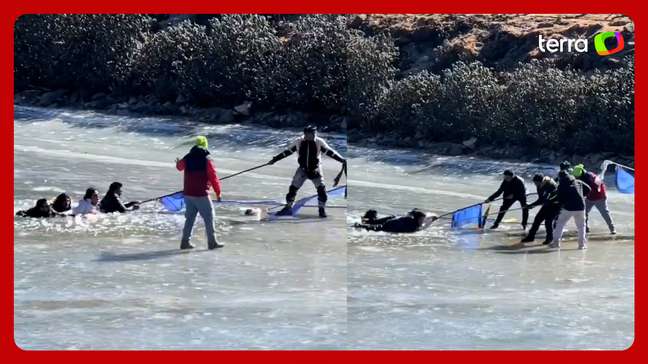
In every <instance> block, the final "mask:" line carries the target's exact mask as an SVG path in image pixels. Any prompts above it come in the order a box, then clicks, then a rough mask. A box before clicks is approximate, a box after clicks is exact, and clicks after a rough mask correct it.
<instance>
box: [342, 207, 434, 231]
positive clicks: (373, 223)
mask: <svg viewBox="0 0 648 364" xmlns="http://www.w3.org/2000/svg"><path fill="white" fill-rule="evenodd" d="M428 219H429V221H430V222H432V221H434V220H436V216H430V217H428V216H427V215H426V214H425V213H424V212H423V211H421V210H419V209H413V210H412V211H410V212H409V213H408V214H407V215H406V216H393V215H390V216H386V217H383V218H378V216H377V213H376V210H369V211H367V213H365V216H364V217H363V218H362V223H361V224H358V223H356V224H355V225H353V227H355V228H359V229H366V230H371V231H385V232H388V233H413V232H416V231H418V230H420V229H421V228H422V227H424V226H425V225H426V220H428Z"/></svg>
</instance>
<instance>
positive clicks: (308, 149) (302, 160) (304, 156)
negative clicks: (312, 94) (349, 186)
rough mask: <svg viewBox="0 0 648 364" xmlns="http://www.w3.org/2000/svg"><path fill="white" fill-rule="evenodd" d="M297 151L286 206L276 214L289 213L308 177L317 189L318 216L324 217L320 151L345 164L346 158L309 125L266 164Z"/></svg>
mask: <svg viewBox="0 0 648 364" xmlns="http://www.w3.org/2000/svg"><path fill="white" fill-rule="evenodd" d="M295 152H297V155H298V157H297V163H298V164H299V167H298V168H297V171H295V175H294V176H293V180H292V183H291V184H290V187H289V188H288V194H287V195H286V206H285V207H284V208H283V209H282V210H281V211H279V213H278V215H290V214H291V212H292V205H293V203H294V202H295V197H296V196H297V191H299V189H300V188H301V186H302V185H303V184H304V182H305V181H306V180H307V179H308V180H311V181H312V182H313V185H315V188H316V189H317V200H318V207H319V216H320V217H326V209H325V207H326V200H327V198H328V196H327V194H326V186H325V185H324V176H323V175H322V168H321V165H320V161H321V156H322V153H323V154H326V155H327V156H329V157H331V158H333V159H335V160H336V161H338V162H340V163H342V164H343V165H344V166H346V159H344V158H342V156H341V155H340V154H339V153H338V152H336V151H335V150H334V149H333V148H331V147H330V146H329V145H328V144H327V143H326V141H324V139H322V138H320V137H318V136H317V128H316V127H315V126H312V125H309V126H306V127H305V128H304V135H303V136H301V137H300V138H298V139H297V140H295V141H294V142H293V143H292V144H291V145H290V146H289V147H288V148H287V149H286V150H284V151H283V152H281V153H279V154H277V155H276V156H274V157H272V159H271V160H270V161H269V162H268V164H275V163H277V162H278V161H280V160H282V159H284V158H286V157H288V156H289V155H291V154H293V153H295Z"/></svg>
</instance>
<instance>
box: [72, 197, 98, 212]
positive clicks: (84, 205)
mask: <svg viewBox="0 0 648 364" xmlns="http://www.w3.org/2000/svg"><path fill="white" fill-rule="evenodd" d="M97 212H98V210H97V206H95V205H93V204H92V200H91V199H89V198H87V199H84V200H79V204H78V205H77V206H76V207H75V208H74V209H72V213H73V214H74V215H85V214H96V213H97Z"/></svg>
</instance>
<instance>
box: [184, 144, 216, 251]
mask: <svg viewBox="0 0 648 364" xmlns="http://www.w3.org/2000/svg"><path fill="white" fill-rule="evenodd" d="M208 147H209V144H208V141H207V138H206V137H204V136H199V137H197V138H196V145H194V146H193V147H192V148H191V150H190V151H189V153H187V155H185V156H184V157H182V159H177V158H176V168H177V169H178V171H184V190H183V193H184V201H185V225H184V229H183V230H182V239H181V241H180V249H191V248H193V247H194V246H193V245H191V243H190V240H191V231H192V230H193V225H194V222H195V221H196V215H197V214H200V216H202V218H203V221H204V222H205V233H206V234H207V247H208V248H209V249H215V248H222V247H223V246H224V245H223V244H220V243H219V242H218V240H216V234H215V231H214V206H213V205H212V201H211V199H210V198H209V189H210V188H213V189H214V192H215V193H216V200H217V201H221V185H220V180H219V179H218V175H217V174H216V167H214V163H213V162H212V160H211V158H209V150H208Z"/></svg>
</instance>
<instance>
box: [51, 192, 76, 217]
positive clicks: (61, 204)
mask: <svg viewBox="0 0 648 364" xmlns="http://www.w3.org/2000/svg"><path fill="white" fill-rule="evenodd" d="M51 207H52V210H54V212H56V213H59V214H65V213H66V212H69V211H70V210H72V199H71V198H70V196H69V195H68V194H67V193H61V194H60V195H58V196H56V198H55V199H54V202H53V203H52V206H51Z"/></svg>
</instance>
